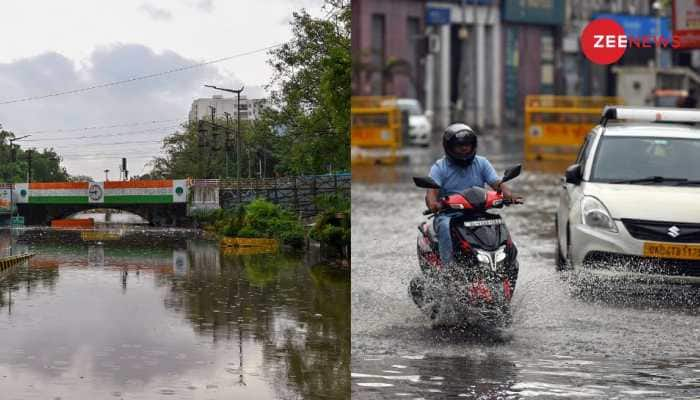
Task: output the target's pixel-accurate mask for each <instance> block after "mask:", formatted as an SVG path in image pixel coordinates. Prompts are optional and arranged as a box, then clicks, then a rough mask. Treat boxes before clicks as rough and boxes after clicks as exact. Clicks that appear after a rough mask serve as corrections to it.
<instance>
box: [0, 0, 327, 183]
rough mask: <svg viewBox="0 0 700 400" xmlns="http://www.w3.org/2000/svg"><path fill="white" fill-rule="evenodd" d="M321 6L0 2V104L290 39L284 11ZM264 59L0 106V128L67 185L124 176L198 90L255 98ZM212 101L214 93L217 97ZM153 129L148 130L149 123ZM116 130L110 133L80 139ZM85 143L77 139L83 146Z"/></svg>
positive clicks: (267, 1)
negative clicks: (53, 158)
mask: <svg viewBox="0 0 700 400" xmlns="http://www.w3.org/2000/svg"><path fill="white" fill-rule="evenodd" d="M321 5H322V0H291V1H290V0H235V1H233V0H168V1H164V0H160V1H156V0H150V1H144V0H113V1H94V0H65V1H52V0H42V1H39V0H22V1H2V2H0V15H2V23H1V24H0V35H2V37H3V38H4V40H3V44H2V51H0V103H2V102H5V101H10V100H15V99H21V98H27V97H32V96H42V95H47V94H50V93H55V92H61V91H66V90H72V89H80V88H84V87H89V86H93V85H99V84H103V83H108V82H113V81H118V80H124V79H129V78H133V77H137V76H143V75H149V74H153V73H158V72H163V71H167V70H171V69H175V68H180V67H185V66H189V65H192V64H197V63H201V62H204V61H209V60H215V59H219V58H224V57H229V56H234V55H237V54H241V53H246V52H251V51H254V50H258V49H262V48H265V47H268V46H271V45H274V44H278V43H282V42H285V41H287V40H289V39H290V37H291V29H290V26H289V22H290V20H291V16H292V12H294V11H299V10H301V9H302V8H304V9H307V10H308V11H309V12H310V13H311V14H312V15H322V10H321ZM268 59H269V55H268V54H267V52H260V53H257V54H254V55H247V56H242V57H238V58H234V59H232V60H228V61H224V62H220V63H216V64H211V65H207V66H204V67H200V68H194V69H190V70H187V71H183V72H177V73H173V74H168V75H165V76H161V77H156V78H152V79H146V80H140V81H136V82H131V83H126V84H122V85H117V86H112V87H108V88H100V89H95V90H92V91H87V92H83V93H77V94H68V95H63V96H56V97H50V98H46V99H40V100H33V101H26V102H18V103H12V104H0V124H1V125H2V127H3V129H5V130H9V131H12V132H14V133H15V134H16V135H17V136H19V135H22V134H27V133H30V134H32V137H30V138H27V139H26V140H25V141H22V142H17V143H22V146H23V147H25V148H26V147H36V148H37V149H42V148H45V147H54V148H55V149H56V150H57V151H58V153H59V154H61V155H62V156H63V159H64V165H65V166H66V167H67V168H68V172H69V173H70V174H72V175H88V176H92V177H93V178H95V179H98V180H103V179H104V172H103V171H104V170H105V169H110V170H111V171H112V172H110V178H111V179H116V178H118V176H119V172H118V171H119V168H118V164H119V162H120V157H122V156H125V157H127V158H128V160H129V171H130V174H131V175H139V174H142V173H145V172H147V171H148V170H149V167H148V166H145V164H146V163H147V162H148V161H149V160H150V159H152V157H153V156H154V155H157V154H160V148H161V145H160V143H159V140H161V139H162V138H163V137H164V136H166V135H167V134H170V133H172V132H173V131H174V129H175V127H176V126H177V125H178V124H179V123H181V122H184V121H186V119H187V114H188V112H189V109H190V105H191V104H192V100H193V99H195V98H202V97H211V96H212V95H213V94H215V93H216V92H215V91H212V90H211V89H207V88H204V87H202V85H203V84H213V85H216V86H222V87H229V88H231V87H238V86H239V85H240V84H244V85H245V86H246V91H245V92H244V94H246V92H247V94H248V96H249V97H259V96H264V95H265V91H264V90H263V89H262V86H264V85H266V84H267V83H268V82H269V81H270V78H271V77H272V69H271V68H270V66H269V65H268V64H267V60H268ZM218 94H223V92H218ZM151 121H158V122H155V123H154V122H151ZM112 125H122V126H117V127H112V128H99V129H85V128H93V127H106V126H112ZM86 136H88V138H86Z"/></svg>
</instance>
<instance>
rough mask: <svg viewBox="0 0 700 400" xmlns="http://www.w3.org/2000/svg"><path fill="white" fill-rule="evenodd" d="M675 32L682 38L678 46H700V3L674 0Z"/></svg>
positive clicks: (693, 47)
mask: <svg viewBox="0 0 700 400" xmlns="http://www.w3.org/2000/svg"><path fill="white" fill-rule="evenodd" d="M673 34H674V35H677V37H678V38H679V39H680V47H678V48H681V49H698V48H700V3H698V2H697V1H688V0H683V1H678V0H674V2H673Z"/></svg>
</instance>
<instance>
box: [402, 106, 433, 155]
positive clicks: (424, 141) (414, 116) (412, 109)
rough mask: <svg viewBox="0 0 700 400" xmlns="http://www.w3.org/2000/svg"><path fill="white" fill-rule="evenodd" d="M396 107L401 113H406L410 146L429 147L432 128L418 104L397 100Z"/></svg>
mask: <svg viewBox="0 0 700 400" xmlns="http://www.w3.org/2000/svg"><path fill="white" fill-rule="evenodd" d="M396 105H397V106H398V107H399V109H400V110H401V111H406V112H408V137H409V139H410V140H411V144H414V145H418V146H424V147H428V146H430V141H431V133H432V131H433V127H432V125H431V124H430V121H429V120H428V117H427V116H426V115H425V114H424V113H423V109H422V108H421V105H420V102H419V101H418V100H416V99H398V100H396Z"/></svg>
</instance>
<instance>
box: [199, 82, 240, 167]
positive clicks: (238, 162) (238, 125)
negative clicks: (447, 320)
mask: <svg viewBox="0 0 700 400" xmlns="http://www.w3.org/2000/svg"><path fill="white" fill-rule="evenodd" d="M204 87H208V88H212V89H215V90H221V91H224V92H229V93H235V94H236V97H237V102H236V103H237V104H236V114H237V115H236V179H237V180H240V179H241V92H242V91H243V89H245V86H241V88H240V89H238V90H235V89H226V88H220V87H216V86H212V85H204Z"/></svg>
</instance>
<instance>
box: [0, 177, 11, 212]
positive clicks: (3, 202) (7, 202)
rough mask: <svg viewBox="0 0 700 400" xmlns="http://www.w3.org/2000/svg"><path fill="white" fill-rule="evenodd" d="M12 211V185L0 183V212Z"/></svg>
mask: <svg viewBox="0 0 700 400" xmlns="http://www.w3.org/2000/svg"><path fill="white" fill-rule="evenodd" d="M11 212H12V185H4V184H0V214H9V213H11Z"/></svg>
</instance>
